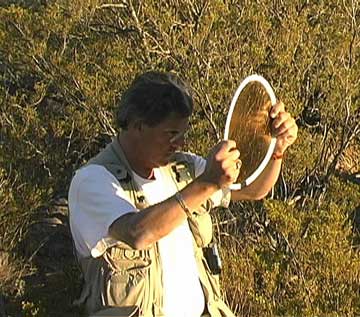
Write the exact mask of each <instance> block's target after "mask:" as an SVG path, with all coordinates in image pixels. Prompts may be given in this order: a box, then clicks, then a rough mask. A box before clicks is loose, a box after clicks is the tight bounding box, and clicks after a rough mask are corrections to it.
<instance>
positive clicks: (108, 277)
mask: <svg viewBox="0 0 360 317" xmlns="http://www.w3.org/2000/svg"><path fill="white" fill-rule="evenodd" d="M89 164H97V165H102V166H104V167H105V168H106V169H107V170H108V171H109V172H110V173H112V174H113V175H114V176H115V177H116V179H117V180H118V181H119V182H120V184H121V186H122V188H123V189H124V191H125V193H126V194H127V195H128V196H129V199H130V201H132V202H133V203H134V205H135V206H136V207H137V208H138V209H139V210H141V209H143V208H146V207H147V206H148V205H147V203H146V199H145V196H144V195H143V192H142V190H141V189H140V188H138V186H137V185H136V183H135V182H134V181H133V177H132V171H131V169H130V166H129V163H128V162H127V160H126V158H125V155H124V153H123V151H122V149H121V147H120V145H119V143H118V141H117V140H116V138H115V139H114V140H113V142H112V143H110V144H109V145H108V146H107V147H106V148H105V149H104V150H103V151H102V152H100V153H99V154H98V155H97V156H96V157H94V158H93V159H92V160H90V161H89ZM162 169H163V170H164V171H166V173H167V174H168V175H169V178H172V179H173V181H174V183H175V184H176V186H177V188H178V190H181V189H182V188H183V187H185V186H186V185H187V184H188V183H189V182H191V181H192V180H193V179H194V164H193V163H192V161H191V160H190V159H189V157H188V156H187V155H186V154H185V153H177V154H176V155H175V159H174V161H173V162H171V163H170V164H169V165H168V166H166V167H162ZM211 207H212V206H211V202H210V200H209V201H208V202H207V203H206V204H205V205H204V206H202V207H201V208H199V210H197V211H194V212H193V214H192V216H191V217H189V218H188V222H189V226H190V229H191V232H192V234H193V237H194V254H195V257H196V262H197V266H198V271H199V277H200V281H201V285H202V289H203V291H204V295H205V302H206V310H207V312H206V314H207V316H211V317H235V316H234V314H233V313H232V312H231V311H230V309H229V308H228V307H227V306H226V304H225V303H224V302H223V300H222V299H221V294H220V287H219V279H218V276H217V275H212V274H211V272H210V270H209V267H208V264H207V262H206V260H205V258H204V255H203V248H204V247H206V246H207V245H208V244H209V243H210V242H211V240H212V234H213V232H212V222H211V217H210V214H209V211H210V209H211ZM79 263H80V265H81V269H82V272H83V275H84V288H83V292H82V295H81V298H80V300H79V301H80V302H82V303H85V307H86V310H87V312H88V313H89V314H93V313H95V312H98V313H97V314H96V315H99V316H105V315H106V314H105V315H101V312H103V311H104V309H106V308H108V307H114V306H116V307H117V309H119V311H120V312H121V314H122V315H123V316H143V317H161V316H164V314H163V311H162V307H163V287H162V270H161V263H160V256H159V251H158V245H157V243H154V244H153V245H152V246H151V247H149V248H147V249H145V250H135V249H132V248H131V247H130V246H129V245H127V244H126V243H124V242H121V241H116V243H113V244H111V245H107V246H105V247H104V251H103V254H102V256H100V257H98V258H93V257H87V258H82V259H79ZM179 292H180V290H179ZM180 296H181V293H179V297H180ZM99 311H100V313H99ZM94 316H95V315H94ZM119 316H120V315H119Z"/></svg>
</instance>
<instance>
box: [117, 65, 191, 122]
mask: <svg viewBox="0 0 360 317" xmlns="http://www.w3.org/2000/svg"><path fill="white" fill-rule="evenodd" d="M192 110H193V100H192V97H191V96H190V93H189V91H188V89H187V87H186V86H185V84H184V82H182V81H181V80H180V78H178V77H177V76H176V75H174V74H172V73H162V72H156V71H150V72H146V73H144V74H142V75H140V76H138V77H137V78H136V79H135V80H134V81H133V82H132V83H131V85H130V87H129V88H128V89H127V90H126V91H125V93H124V94H123V95H122V97H121V99H120V101H119V104H118V112H117V125H118V126H119V127H120V128H122V129H127V127H128V126H129V123H130V122H132V121H134V120H141V121H142V122H144V123H145V124H147V125H149V126H155V125H157V124H159V123H161V122H162V121H163V120H164V119H165V118H167V117H168V116H169V115H170V114H172V113H174V114H176V115H178V116H179V117H181V118H185V117H189V116H190V115H191V113H192Z"/></svg>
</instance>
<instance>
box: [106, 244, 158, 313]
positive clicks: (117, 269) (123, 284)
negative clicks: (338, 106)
mask: <svg viewBox="0 0 360 317" xmlns="http://www.w3.org/2000/svg"><path fill="white" fill-rule="evenodd" d="M105 260H106V262H107V263H108V268H109V270H108V272H107V274H106V282H105V285H104V287H105V289H104V295H105V298H104V302H105V305H107V306H137V307H139V309H140V310H141V311H147V310H148V307H147V306H148V303H151V302H152V300H151V299H149V298H148V297H149V296H150V292H149V291H148V289H149V283H150V281H149V270H150V267H151V260H150V258H149V257H148V256H147V254H146V252H145V251H142V250H141V251H139V250H124V249H116V250H113V251H112V252H111V251H110V252H108V253H107V254H106V256H105Z"/></svg>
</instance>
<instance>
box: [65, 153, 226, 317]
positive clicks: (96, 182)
mask: <svg viewBox="0 0 360 317" xmlns="http://www.w3.org/2000/svg"><path fill="white" fill-rule="evenodd" d="M193 158H194V163H195V175H196V176H198V175H200V174H201V173H202V172H203V171H204V169H205V165H206V161H205V160H204V159H203V158H201V157H199V156H195V155H194V156H193ZM134 180H135V182H136V183H137V184H138V185H139V186H141V188H142V190H143V193H144V195H145V197H146V200H147V202H148V203H149V204H150V205H153V204H156V203H159V202H161V201H164V200H165V199H167V198H169V197H170V196H172V195H174V194H175V193H176V191H177V188H176V185H175V184H174V183H173V181H172V180H170V179H168V177H167V176H166V174H164V172H163V171H162V169H161V168H156V169H154V180H148V179H144V178H142V177H140V176H139V175H137V174H134ZM226 194H227V192H226V191H224V192H222V191H219V192H217V193H216V194H214V195H213V196H212V197H211V199H212V201H213V203H214V206H219V205H226V204H227V203H228V201H226V198H225V197H226ZM126 197H127V196H126V194H125V193H124V191H123V189H122V187H121V186H120V184H119V182H118V180H117V179H116V178H115V177H114V176H113V175H112V174H111V173H110V172H109V171H107V170H106V169H105V168H104V167H102V166H100V165H88V166H86V167H83V168H81V169H80V170H78V171H77V172H76V174H75V176H74V178H73V180H72V182H71V185H70V190H69V208H70V226H71V232H72V235H73V239H74V243H75V247H76V250H77V252H78V254H79V255H80V256H82V257H86V256H90V254H91V250H92V249H93V248H94V247H95V246H96V244H97V243H98V242H99V241H100V240H101V239H103V238H106V237H107V235H108V228H109V226H110V225H111V224H112V223H113V222H114V221H115V220H116V219H117V218H119V217H120V216H122V215H124V214H126V213H128V212H134V211H137V209H136V207H135V206H134V205H133V204H132V202H130V201H129V200H128V199H127V198H126ZM192 243H193V242H192V234H191V231H190V229H189V226H188V222H187V221H184V222H183V223H182V225H180V226H179V227H177V228H176V229H175V230H173V231H172V232H171V233H170V234H168V235H167V236H166V237H164V238H162V239H161V240H159V241H158V245H159V251H160V256H161V263H162V271H163V272H162V273H163V287H164V312H165V316H166V317H194V316H200V315H201V313H202V312H203V310H204V304H205V303H204V295H203V291H202V288H201V285H200V282H199V276H198V271H197V266H196V262H195V257H194V253H193V245H192Z"/></svg>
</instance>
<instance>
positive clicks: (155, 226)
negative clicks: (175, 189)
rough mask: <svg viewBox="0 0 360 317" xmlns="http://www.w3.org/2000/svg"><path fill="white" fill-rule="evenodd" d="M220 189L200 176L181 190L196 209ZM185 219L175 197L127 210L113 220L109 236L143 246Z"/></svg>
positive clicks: (137, 246)
mask: <svg viewBox="0 0 360 317" xmlns="http://www.w3.org/2000/svg"><path fill="white" fill-rule="evenodd" d="M217 190H219V188H218V187H217V186H216V185H215V184H211V183H209V182H206V181H205V180H203V179H202V178H201V177H199V178H197V179H195V180H194V181H193V182H192V183H190V184H189V185H188V186H186V187H185V188H184V189H183V190H181V192H180V194H181V196H182V199H183V201H184V202H185V204H186V206H187V207H188V208H189V209H190V210H196V209H197V208H198V207H199V206H200V205H201V204H202V203H203V202H204V201H206V200H207V199H208V198H209V197H210V196H211V195H212V194H213V193H215V192H216V191H217ZM185 219H186V212H185V211H184V209H183V207H182V206H181V205H180V204H179V202H178V200H177V198H176V197H175V196H171V197H170V198H168V199H166V200H165V201H163V202H161V203H158V204H156V205H153V206H150V207H148V208H145V209H143V210H141V211H140V212H134V213H128V214H126V215H124V216H122V217H120V218H118V219H117V220H115V221H114V222H113V224H112V225H111V226H110V228H109V234H110V236H112V237H114V238H116V239H118V240H121V241H124V242H126V243H127V244H129V245H130V246H131V247H133V248H135V249H144V248H146V247H148V246H149V245H151V244H153V243H154V242H156V241H158V240H159V239H161V238H162V237H164V236H166V235H167V234H169V233H170V232H171V231H172V230H174V229H175V228H176V227H178V226H179V225H180V224H181V223H183V222H184V221H185Z"/></svg>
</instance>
